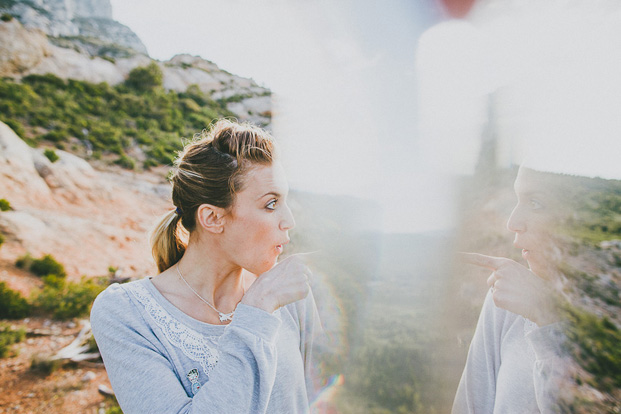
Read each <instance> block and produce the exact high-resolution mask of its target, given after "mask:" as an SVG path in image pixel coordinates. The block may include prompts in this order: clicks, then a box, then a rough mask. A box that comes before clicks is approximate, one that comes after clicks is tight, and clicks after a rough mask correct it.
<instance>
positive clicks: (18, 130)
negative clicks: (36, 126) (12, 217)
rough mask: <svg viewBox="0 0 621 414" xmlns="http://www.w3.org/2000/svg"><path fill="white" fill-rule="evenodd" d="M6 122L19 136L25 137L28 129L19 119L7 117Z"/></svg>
mask: <svg viewBox="0 0 621 414" xmlns="http://www.w3.org/2000/svg"><path fill="white" fill-rule="evenodd" d="M4 123H5V124H7V125H8V126H9V127H10V128H11V129H12V130H13V132H15V133H16V134H17V136H18V137H20V138H24V136H25V135H26V130H25V129H24V127H23V125H22V124H21V123H20V122H19V121H17V120H15V119H7V120H5V121H4Z"/></svg>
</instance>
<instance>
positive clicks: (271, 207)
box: [265, 199, 278, 210]
mask: <svg viewBox="0 0 621 414" xmlns="http://www.w3.org/2000/svg"><path fill="white" fill-rule="evenodd" d="M277 203H278V200H277V199H273V200H270V201H269V203H267V204H266V205H265V208H266V209H268V210H276V204H277Z"/></svg>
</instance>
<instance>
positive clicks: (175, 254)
mask: <svg viewBox="0 0 621 414" xmlns="http://www.w3.org/2000/svg"><path fill="white" fill-rule="evenodd" d="M180 221H181V216H180V215H178V214H177V213H176V212H175V210H171V211H169V212H168V213H166V214H164V215H163V216H162V218H161V219H160V221H159V222H158V223H157V225H156V226H155V227H154V228H153V230H152V231H151V235H150V237H149V242H150V243H151V252H152V254H153V258H154V259H155V264H156V265H157V269H158V271H160V272H163V271H164V270H166V269H168V268H169V267H171V266H173V265H174V264H175V263H177V262H178V261H179V260H180V259H181V257H182V256H183V253H185V248H186V246H187V231H186V230H185V229H184V228H183V226H179V222H180Z"/></svg>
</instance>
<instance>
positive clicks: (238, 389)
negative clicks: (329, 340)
mask: <svg viewBox="0 0 621 414" xmlns="http://www.w3.org/2000/svg"><path fill="white" fill-rule="evenodd" d="M91 324H92V328H93V334H94V336H95V339H96V341H97V345H98V346H99V350H100V352H101V355H102V358H103V361H104V364H105V366H106V370H107V372H108V376H109V378H110V382H111V384H112V388H113V389H114V392H115V394H116V397H117V400H118V402H119V404H120V406H121V409H122V410H123V412H124V413H125V414H131V413H216V414H226V413H231V414H242V413H306V412H308V411H309V399H310V398H312V396H311V393H312V390H313V388H314V387H313V384H312V381H311V378H310V375H309V373H310V369H311V355H310V354H311V348H312V341H313V336H314V334H315V333H316V332H318V331H320V325H319V321H318V318H317V312H316V307H315V303H314V300H313V297H312V295H309V296H308V297H307V298H306V299H305V300H301V301H298V302H295V303H292V304H290V305H287V306H285V307H283V308H281V309H279V310H277V311H276V312H274V313H273V314H269V313H268V312H265V311H263V310H260V309H258V308H254V307H251V306H246V305H243V304H239V305H238V306H237V310H236V312H235V317H234V319H233V321H232V322H231V323H230V324H229V325H227V326H221V325H211V324H208V323H204V322H201V321H198V320H196V319H194V318H192V317H190V316H188V315H186V314H185V313H183V312H181V311H180V310H179V309H178V308H176V307H175V306H174V305H172V304H171V303H170V302H169V301H168V300H167V299H166V298H165V297H164V296H163V295H162V294H161V293H160V292H159V291H158V290H157V289H156V288H155V286H154V285H153V283H152V282H151V280H150V278H145V279H142V280H138V281H135V282H131V283H127V284H124V285H119V284H113V285H111V286H109V287H108V288H107V289H106V290H105V291H104V292H102V293H101V294H100V295H99V296H98V297H97V299H96V300H95V303H94V304H93V308H92V311H91Z"/></svg>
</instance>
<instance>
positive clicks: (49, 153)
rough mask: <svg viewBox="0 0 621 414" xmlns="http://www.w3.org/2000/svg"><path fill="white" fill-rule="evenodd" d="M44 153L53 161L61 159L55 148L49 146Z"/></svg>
mask: <svg viewBox="0 0 621 414" xmlns="http://www.w3.org/2000/svg"><path fill="white" fill-rule="evenodd" d="M43 155H45V156H46V157H47V159H48V160H50V161H51V162H56V161H58V160H59V159H60V157H59V156H58V154H56V151H54V150H53V149H49V148H46V149H45V151H44V152H43Z"/></svg>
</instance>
